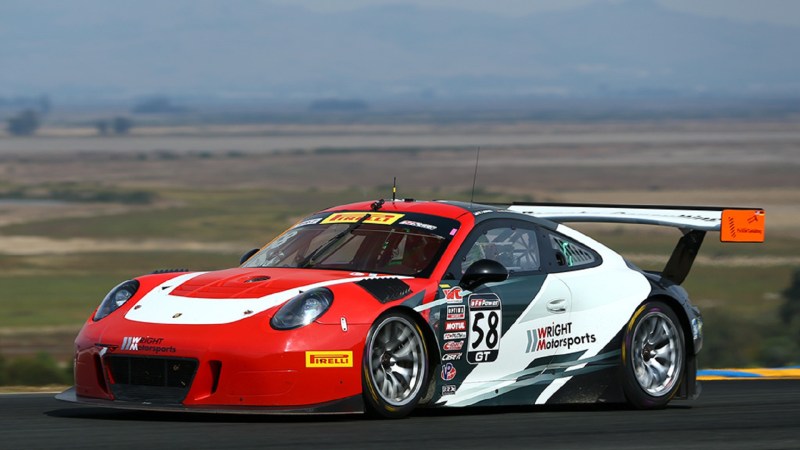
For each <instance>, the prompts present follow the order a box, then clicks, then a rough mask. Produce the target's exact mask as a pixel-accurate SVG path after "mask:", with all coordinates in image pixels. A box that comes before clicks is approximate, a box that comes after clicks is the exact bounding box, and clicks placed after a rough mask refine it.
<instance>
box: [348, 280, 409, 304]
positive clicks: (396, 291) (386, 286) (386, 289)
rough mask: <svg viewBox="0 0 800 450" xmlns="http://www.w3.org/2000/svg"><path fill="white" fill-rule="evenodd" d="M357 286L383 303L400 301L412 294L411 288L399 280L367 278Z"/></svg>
mask: <svg viewBox="0 0 800 450" xmlns="http://www.w3.org/2000/svg"><path fill="white" fill-rule="evenodd" d="M356 284H357V285H359V286H361V287H362V288H364V290H366V291H367V292H369V293H370V294H372V296H373V297H375V298H376V299H378V301H379V302H381V303H387V302H392V301H395V300H400V299H401V298H403V297H405V296H407V295H408V294H410V293H411V287H410V286H409V285H407V284H406V283H404V282H403V281H402V280H400V279H398V278H389V277H386V278H366V279H363V280H361V281H359V282H357V283H356Z"/></svg>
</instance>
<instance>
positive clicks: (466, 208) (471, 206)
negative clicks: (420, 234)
mask: <svg viewBox="0 0 800 450" xmlns="http://www.w3.org/2000/svg"><path fill="white" fill-rule="evenodd" d="M373 204H375V201H366V202H357V203H350V204H346V205H339V206H333V207H330V208H328V209H325V210H324V211H322V212H335V211H371V210H372V205H373ZM379 211H382V212H402V213H419V214H431V215H435V216H440V217H446V218H449V219H455V220H459V218H463V216H464V215H470V216H473V218H474V221H475V223H477V222H482V221H484V220H488V219H497V218H511V219H521V220H526V221H528V222H534V223H537V224H539V225H543V226H545V227H546V228H550V229H555V227H556V226H557V224H556V223H554V222H552V221H549V220H547V219H542V218H538V217H535V216H531V215H528V214H521V213H519V212H516V211H509V210H508V209H506V208H502V207H498V206H497V205H486V204H483V203H472V202H461V201H450V200H430V201H428V200H414V199H397V200H389V201H384V203H383V204H382V205H381V207H380V209H379ZM490 212H491V213H494V214H486V213H490Z"/></svg>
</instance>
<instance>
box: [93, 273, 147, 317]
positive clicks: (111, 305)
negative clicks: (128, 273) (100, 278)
mask: <svg viewBox="0 0 800 450" xmlns="http://www.w3.org/2000/svg"><path fill="white" fill-rule="evenodd" d="M138 289H139V282H138V281H136V280H128V281H126V282H124V283H122V284H120V285H118V286H117V287H115V288H114V289H112V290H111V292H109V293H108V295H106V298H104V299H103V303H100V307H99V308H97V312H96V313H94V321H95V322H97V321H98V320H100V319H102V318H103V317H105V316H107V315H109V314H111V313H112V312H114V311H116V310H117V309H118V308H119V307H120V306H122V305H124V304H125V302H127V301H128V300H129V299H130V298H131V297H133V294H135V293H136V291H137V290H138Z"/></svg>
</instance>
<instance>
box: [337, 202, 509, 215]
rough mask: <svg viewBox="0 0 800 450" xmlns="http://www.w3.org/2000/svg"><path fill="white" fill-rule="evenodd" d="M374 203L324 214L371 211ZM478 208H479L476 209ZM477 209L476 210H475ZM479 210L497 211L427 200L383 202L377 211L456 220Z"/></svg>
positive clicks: (345, 206) (349, 205)
mask: <svg viewBox="0 0 800 450" xmlns="http://www.w3.org/2000/svg"><path fill="white" fill-rule="evenodd" d="M374 203H375V201H367V202H357V203H350V204H346V205H339V206H333V207H331V208H328V209H326V210H325V212H333V211H371V210H372V205H373V204H374ZM478 207H480V208H478ZM475 208H477V209H475ZM480 209H497V208H496V207H493V206H486V205H478V204H472V207H470V204H469V203H462V202H443V201H438V200H434V201H427V200H414V199H397V200H388V201H384V203H383V204H382V205H381V207H380V209H379V210H378V211H381V212H404V213H419V214H431V215H435V216H440V217H446V218H448V219H458V218H459V217H461V216H463V215H464V214H471V213H472V212H474V211H476V210H480Z"/></svg>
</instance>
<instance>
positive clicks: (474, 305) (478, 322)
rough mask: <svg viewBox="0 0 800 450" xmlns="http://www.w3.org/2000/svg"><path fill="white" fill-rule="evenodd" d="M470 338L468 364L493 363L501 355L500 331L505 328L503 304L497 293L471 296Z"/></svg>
mask: <svg viewBox="0 0 800 450" xmlns="http://www.w3.org/2000/svg"><path fill="white" fill-rule="evenodd" d="M467 303H468V304H469V323H470V327H469V331H468V334H469V338H468V339H467V343H468V344H467V362H469V363H470V364H480V363H487V362H492V361H494V360H496V359H497V355H498V354H499V353H500V350H499V349H500V331H501V330H502V327H503V304H502V302H501V301H500V297H498V296H497V294H495V293H491V292H490V293H485V294H470V296H469V300H468V302H467Z"/></svg>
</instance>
